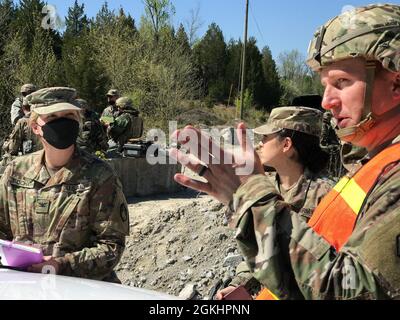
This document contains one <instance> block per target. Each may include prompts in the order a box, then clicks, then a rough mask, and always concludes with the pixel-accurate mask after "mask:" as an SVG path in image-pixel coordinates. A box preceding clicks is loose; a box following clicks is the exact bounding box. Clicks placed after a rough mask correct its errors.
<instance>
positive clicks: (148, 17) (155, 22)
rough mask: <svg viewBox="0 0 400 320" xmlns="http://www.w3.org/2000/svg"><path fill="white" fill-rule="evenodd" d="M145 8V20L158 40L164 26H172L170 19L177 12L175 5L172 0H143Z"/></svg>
mask: <svg viewBox="0 0 400 320" xmlns="http://www.w3.org/2000/svg"><path fill="white" fill-rule="evenodd" d="M143 2H144V8H145V13H146V14H145V17H144V22H145V23H147V24H148V25H150V28H151V32H152V35H153V37H154V39H155V41H156V42H158V40H159V37H160V32H161V30H162V29H163V28H165V27H167V26H170V19H171V17H172V16H173V15H174V14H175V7H174V5H173V4H172V3H171V1H170V0H143Z"/></svg>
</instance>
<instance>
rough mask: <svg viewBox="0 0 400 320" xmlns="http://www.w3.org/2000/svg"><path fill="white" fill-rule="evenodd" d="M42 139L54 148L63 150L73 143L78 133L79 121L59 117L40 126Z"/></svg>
mask: <svg viewBox="0 0 400 320" xmlns="http://www.w3.org/2000/svg"><path fill="white" fill-rule="evenodd" d="M42 131H43V139H44V140H46V141H47V142H48V143H49V144H50V145H51V146H53V147H54V148H56V149H60V150H65V149H68V148H69V147H70V146H72V145H73V144H75V142H76V139H77V138H78V135H79V122H78V121H76V120H73V119H68V118H59V119H56V120H53V121H51V122H48V123H46V124H45V125H44V126H42Z"/></svg>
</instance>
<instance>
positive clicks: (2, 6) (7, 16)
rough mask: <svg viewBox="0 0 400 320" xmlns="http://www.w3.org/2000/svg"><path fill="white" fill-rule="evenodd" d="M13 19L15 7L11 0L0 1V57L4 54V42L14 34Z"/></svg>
mask: <svg viewBox="0 0 400 320" xmlns="http://www.w3.org/2000/svg"><path fill="white" fill-rule="evenodd" d="M14 19H15V7H14V4H13V1H12V0H1V1H0V56H1V55H2V54H3V53H4V46H5V44H6V42H7V41H8V40H9V39H10V38H11V37H12V35H13V34H14V31H13V28H12V21H13V20H14Z"/></svg>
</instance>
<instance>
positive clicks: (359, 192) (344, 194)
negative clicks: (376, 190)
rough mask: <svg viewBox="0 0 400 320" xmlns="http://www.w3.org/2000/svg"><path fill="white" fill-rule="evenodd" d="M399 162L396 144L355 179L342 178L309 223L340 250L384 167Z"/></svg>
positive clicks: (369, 163)
mask: <svg viewBox="0 0 400 320" xmlns="http://www.w3.org/2000/svg"><path fill="white" fill-rule="evenodd" d="M399 161H400V144H395V145H392V146H390V147H388V148H386V149H385V150H383V151H382V152H381V153H379V154H378V155H377V156H375V157H374V158H373V159H371V160H370V161H369V162H368V163H367V164H366V165H364V166H363V167H362V168H361V169H360V170H359V171H358V172H357V173H356V174H355V176H354V177H353V178H351V179H350V178H348V177H345V178H343V179H341V180H340V181H339V183H338V184H337V185H336V186H335V188H334V189H333V190H332V191H331V192H330V193H329V194H328V195H327V196H326V197H325V198H324V199H323V200H322V201H321V203H320V204H319V205H318V207H317V208H316V209H315V211H314V214H313V215H312V217H311V219H310V221H309V222H308V225H309V226H310V227H312V228H313V230H314V231H315V232H317V233H318V234H319V235H320V236H322V237H323V238H324V239H325V240H327V241H328V242H329V243H330V244H331V245H332V246H333V247H334V248H335V249H336V250H337V251H340V249H341V248H342V247H343V245H344V244H345V243H346V242H347V240H348V239H349V237H350V235H351V233H352V232H353V229H354V225H355V223H356V220H357V215H358V214H359V212H360V210H361V208H362V206H363V204H364V201H365V199H366V197H367V195H368V193H369V192H370V191H371V190H372V188H373V187H374V186H375V183H376V182H377V180H378V179H379V177H380V176H381V174H382V173H383V171H384V169H385V168H386V167H387V166H388V165H390V164H392V163H396V162H399Z"/></svg>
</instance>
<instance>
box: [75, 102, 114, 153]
mask: <svg viewBox="0 0 400 320" xmlns="http://www.w3.org/2000/svg"><path fill="white" fill-rule="evenodd" d="M76 102H77V103H78V105H79V107H80V108H81V109H82V115H83V126H82V128H81V132H80V133H79V136H78V140H77V146H78V147H79V148H81V149H82V150H85V151H87V152H89V153H93V154H94V153H95V152H96V151H100V152H106V151H107V149H108V139H107V134H106V132H105V130H104V128H103V126H102V125H101V123H100V119H99V116H98V115H97V113H96V112H95V111H93V110H91V108H90V107H89V105H88V103H87V101H85V100H83V99H77V100H76Z"/></svg>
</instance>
